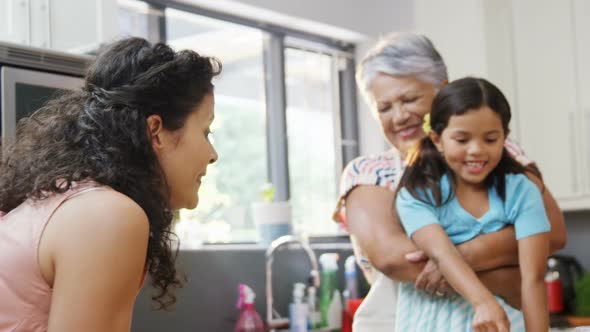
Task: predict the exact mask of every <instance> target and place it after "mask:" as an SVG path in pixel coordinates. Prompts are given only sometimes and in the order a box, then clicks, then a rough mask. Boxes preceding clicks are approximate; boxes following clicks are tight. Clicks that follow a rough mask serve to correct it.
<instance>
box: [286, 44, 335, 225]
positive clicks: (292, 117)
mask: <svg viewBox="0 0 590 332" xmlns="http://www.w3.org/2000/svg"><path fill="white" fill-rule="evenodd" d="M334 61H335V60H334V58H333V57H332V56H330V55H325V54H320V53H316V52H311V51H304V50H298V49H293V48H288V49H286V50H285V69H286V72H285V80H286V90H287V141H288V147H289V149H288V151H289V185H290V189H291V205H292V207H293V226H294V229H295V232H298V231H299V232H305V233H307V234H310V235H313V234H333V233H334V232H335V231H336V224H335V223H333V222H331V220H330V219H331V214H332V210H333V208H334V206H335V202H336V195H337V191H336V186H337V179H338V178H339V177H338V174H339V172H340V167H337V166H336V164H337V162H336V160H337V156H336V144H335V134H334V132H335V128H336V127H335V124H336V123H335V121H334V115H335V113H336V112H337V110H336V109H335V105H334V101H335V100H336V97H337V95H336V94H337V90H336V89H335V86H337V85H336V84H335V81H337V79H338V78H337V77H334V76H335V75H334V72H335V71H334V64H333V62H334ZM338 166H340V165H338Z"/></svg>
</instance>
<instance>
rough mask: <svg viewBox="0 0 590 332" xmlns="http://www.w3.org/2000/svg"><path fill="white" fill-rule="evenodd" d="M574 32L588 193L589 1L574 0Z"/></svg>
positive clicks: (589, 108)
mask: <svg viewBox="0 0 590 332" xmlns="http://www.w3.org/2000/svg"><path fill="white" fill-rule="evenodd" d="M572 9H573V13H574V21H573V22H574V30H575V31H574V33H575V42H576V65H577V71H576V73H577V82H578V108H579V111H580V116H581V120H582V131H581V138H580V141H581V142H582V150H583V152H584V157H585V158H583V160H582V169H583V172H582V180H583V183H584V184H585V189H586V193H588V194H590V20H589V18H590V1H588V0H574V1H573V8H572Z"/></svg>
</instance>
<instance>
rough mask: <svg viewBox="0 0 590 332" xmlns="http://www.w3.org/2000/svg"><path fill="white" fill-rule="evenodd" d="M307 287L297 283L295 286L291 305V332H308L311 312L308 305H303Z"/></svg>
mask: <svg viewBox="0 0 590 332" xmlns="http://www.w3.org/2000/svg"><path fill="white" fill-rule="evenodd" d="M304 292H305V285H304V284H302V283H299V282H298V283H296V284H295V285H294V286H293V303H291V304H289V325H290V331H291V332H306V331H307V325H308V322H307V319H308V316H309V310H308V307H307V304H306V303H303V295H304V294H303V293H304Z"/></svg>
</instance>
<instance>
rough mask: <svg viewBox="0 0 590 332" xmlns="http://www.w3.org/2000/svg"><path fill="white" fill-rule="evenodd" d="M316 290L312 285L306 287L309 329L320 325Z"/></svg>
mask: <svg viewBox="0 0 590 332" xmlns="http://www.w3.org/2000/svg"><path fill="white" fill-rule="evenodd" d="M316 292H317V290H316V288H315V287H314V286H309V287H307V308H308V310H309V316H308V317H309V318H308V323H309V324H308V326H309V329H310V330H311V329H315V328H318V327H320V326H321V322H322V319H321V315H320V312H319V308H318V304H317V303H318V299H317V295H316Z"/></svg>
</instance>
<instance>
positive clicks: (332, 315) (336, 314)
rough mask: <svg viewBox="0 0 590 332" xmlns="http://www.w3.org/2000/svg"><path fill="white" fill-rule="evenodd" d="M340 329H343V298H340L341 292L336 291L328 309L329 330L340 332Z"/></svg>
mask: <svg viewBox="0 0 590 332" xmlns="http://www.w3.org/2000/svg"><path fill="white" fill-rule="evenodd" d="M340 328H342V298H340V291H339V290H337V289H335V290H334V295H333V296H332V302H330V306H329V307H328V329H329V330H330V331H334V330H337V331H340Z"/></svg>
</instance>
